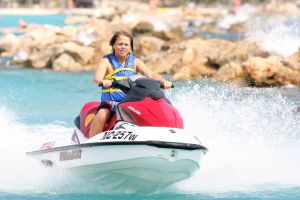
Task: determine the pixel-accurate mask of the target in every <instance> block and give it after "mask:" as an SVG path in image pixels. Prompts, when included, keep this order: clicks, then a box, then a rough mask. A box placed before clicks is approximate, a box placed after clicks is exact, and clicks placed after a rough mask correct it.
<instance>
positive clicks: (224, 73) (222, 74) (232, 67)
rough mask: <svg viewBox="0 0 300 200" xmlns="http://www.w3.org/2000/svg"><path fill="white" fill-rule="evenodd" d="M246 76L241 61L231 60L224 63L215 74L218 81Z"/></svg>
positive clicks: (227, 80)
mask: <svg viewBox="0 0 300 200" xmlns="http://www.w3.org/2000/svg"><path fill="white" fill-rule="evenodd" d="M244 76H245V73H244V70H243V67H242V66H241V64H240V63H237V62H229V63H227V64H225V65H223V66H222V67H221V68H220V69H219V70H218V72H217V73H216V74H215V76H214V79H215V80H217V81H226V82H229V81H233V80H235V79H239V78H243V77H244Z"/></svg>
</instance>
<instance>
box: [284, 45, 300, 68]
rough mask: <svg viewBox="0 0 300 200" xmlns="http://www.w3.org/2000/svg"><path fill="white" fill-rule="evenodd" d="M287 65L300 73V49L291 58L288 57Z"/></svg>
mask: <svg viewBox="0 0 300 200" xmlns="http://www.w3.org/2000/svg"><path fill="white" fill-rule="evenodd" d="M287 64H288V65H289V66H290V67H291V68H292V69H295V70H297V71H300V49H299V50H298V51H297V52H296V53H294V54H293V55H291V56H290V57H288V59H287Z"/></svg>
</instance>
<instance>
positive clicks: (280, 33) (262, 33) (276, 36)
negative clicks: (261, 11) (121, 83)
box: [245, 17, 300, 58]
mask: <svg viewBox="0 0 300 200" xmlns="http://www.w3.org/2000/svg"><path fill="white" fill-rule="evenodd" d="M299 26H300V17H297V18H292V19H291V18H285V17H281V18H275V19H266V18H259V17H257V18H256V19H254V20H251V21H250V22H249V23H248V24H247V33H246V34H245V35H246V37H251V38H254V39H255V40H256V41H257V43H258V44H260V46H261V48H262V50H265V51H267V52H270V53H275V54H278V55H280V56H283V57H284V58H287V57H289V56H290V55H292V54H293V53H295V52H297V51H298V49H299V47H300V29H299Z"/></svg>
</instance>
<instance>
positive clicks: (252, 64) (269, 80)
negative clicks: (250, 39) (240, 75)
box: [243, 56, 300, 86]
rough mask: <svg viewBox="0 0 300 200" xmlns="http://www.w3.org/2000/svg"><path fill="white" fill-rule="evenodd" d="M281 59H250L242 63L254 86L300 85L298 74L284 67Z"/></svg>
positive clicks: (299, 75)
mask: <svg viewBox="0 0 300 200" xmlns="http://www.w3.org/2000/svg"><path fill="white" fill-rule="evenodd" d="M284 63H285V62H284V61H283V60H282V58H279V57H276V56H271V57H268V58H260V57H252V58H250V59H248V60H247V61H245V62H244V63H243V67H244V69H245V71H246V72H247V74H248V77H249V80H250V81H252V83H253V84H254V85H256V86H273V85H274V86H276V85H287V84H297V85H299V84H300V72H299V71H295V70H293V69H291V68H290V67H288V66H286V65H284Z"/></svg>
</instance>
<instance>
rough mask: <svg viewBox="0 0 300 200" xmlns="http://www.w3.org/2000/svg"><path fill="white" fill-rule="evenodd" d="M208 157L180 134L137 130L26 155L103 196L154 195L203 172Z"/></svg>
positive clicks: (159, 129) (195, 142) (194, 141)
mask: <svg viewBox="0 0 300 200" xmlns="http://www.w3.org/2000/svg"><path fill="white" fill-rule="evenodd" d="M141 130H143V132H142V131H141ZM78 131H79V130H77V132H78ZM150 132H151V134H150ZM149 136H150V137H149ZM167 139H168V140H167ZM78 142H80V141H79V140H78ZM205 151H206V148H205V147H203V146H201V145H200V143H199V141H198V140H197V139H196V138H195V137H192V136H189V135H187V134H186V133H184V132H183V130H182V129H174V128H172V129H171V128H164V127H147V128H145V127H143V129H139V128H138V127H133V128H132V130H131V131H128V130H112V131H107V132H105V133H102V134H99V135H97V136H95V137H93V138H91V139H89V140H87V141H85V142H84V143H79V144H74V145H68V146H60V147H55V146H54V145H53V147H51V148H47V149H41V150H38V151H33V152H28V153H27V154H28V155H29V156H31V157H34V158H35V159H37V160H39V161H41V162H42V163H43V164H44V165H47V166H51V167H53V168H60V169H65V170H66V171H68V173H72V174H73V175H75V176H77V177H80V179H82V178H83V179H86V180H87V181H88V182H90V183H91V184H92V183H94V184H97V185H99V188H100V189H103V190H111V191H114V192H116V191H118V192H153V191H156V190H159V189H162V188H165V187H166V186H168V185H170V184H173V183H175V182H178V181H180V180H183V179H187V178H189V177H190V176H191V175H192V174H193V173H194V172H195V171H196V170H197V169H199V167H200V162H201V158H202V156H203V155H204V153H205Z"/></svg>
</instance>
